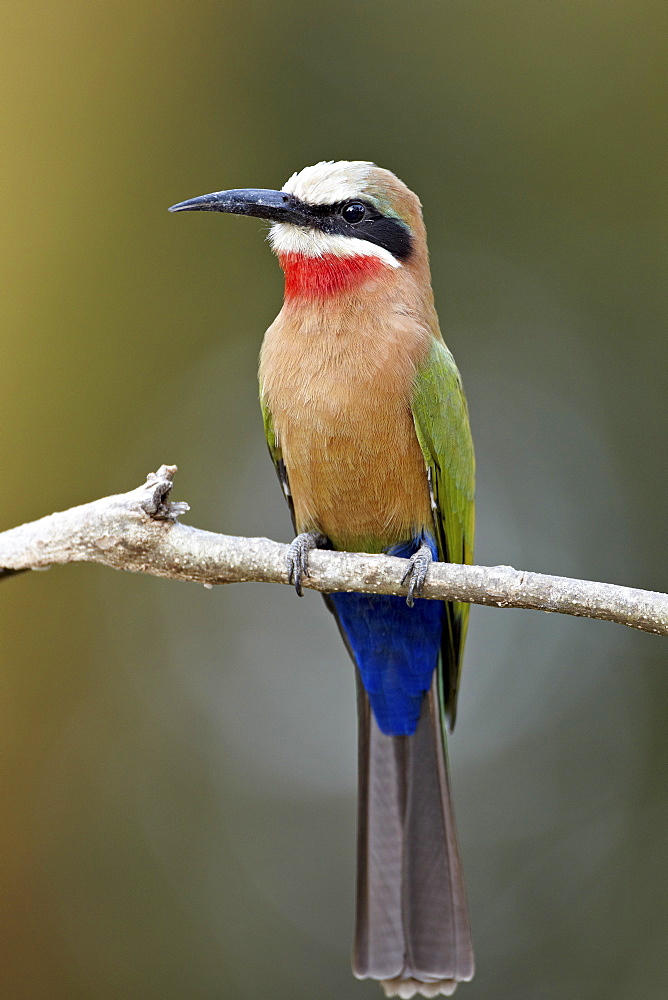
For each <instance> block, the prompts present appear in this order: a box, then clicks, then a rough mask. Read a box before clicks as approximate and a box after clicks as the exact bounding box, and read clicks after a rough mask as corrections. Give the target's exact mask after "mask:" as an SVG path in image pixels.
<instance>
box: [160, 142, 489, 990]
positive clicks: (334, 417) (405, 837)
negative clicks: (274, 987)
mask: <svg viewBox="0 0 668 1000" xmlns="http://www.w3.org/2000/svg"><path fill="white" fill-rule="evenodd" d="M170 211H172V212H184V211H208V212H225V213H231V214H234V215H248V216H253V217H257V218H260V219H263V220H267V221H268V222H269V223H270V229H269V234H268V240H269V243H270V245H271V248H272V250H273V251H274V253H275V254H276V255H277V257H278V260H279V263H280V265H281V268H282V269H283V272H284V276H285V294H284V302H283V306H282V308H281V310H280V312H279V314H278V316H277V317H276V319H275V320H274V322H273V323H272V324H271V326H270V327H269V329H268V330H267V332H266V334H265V337H264V341H263V344H262V348H261V353H260V366H259V382H260V403H261V410H262V415H263V420H264V430H265V434H266V438H267V444H268V446H269V452H270V455H271V458H272V459H273V462H274V465H275V468H276V471H277V473H278V478H279V480H280V484H281V487H282V489H283V493H284V495H285V498H286V500H287V502H288V504H289V507H290V512H291V515H292V520H293V524H294V529H295V532H296V537H295V538H294V540H293V542H292V543H291V545H290V546H289V549H288V557H287V569H288V577H289V580H290V582H291V583H293V584H294V586H295V588H296V590H297V593H299V594H301V590H302V584H303V582H304V580H305V579H306V578H308V574H309V556H310V553H311V552H312V551H313V550H314V549H316V548H329V549H334V550H337V551H351V552H367V553H388V554H390V555H394V556H399V557H401V558H404V559H407V560H408V563H407V570H406V574H405V575H404V577H403V580H402V583H404V584H405V585H406V588H407V593H406V595H405V596H397V595H380V594H362V593H355V592H350V593H348V592H336V593H330V594H328V595H326V597H325V599H326V602H327V605H328V607H329V609H330V610H331V611H332V613H333V615H334V617H335V619H336V621H337V624H338V627H339V630H340V632H341V635H342V637H343V640H344V642H345V645H346V646H347V648H348V651H349V653H350V655H351V657H352V660H353V662H354V664H355V676H356V682H357V703H358V717H359V739H358V775H359V776H358V782H359V793H358V832H357V891H356V916H355V931H354V947H353V972H354V975H355V976H356V977H357V978H358V979H366V978H371V979H376V980H378V981H380V983H381V985H382V987H383V989H384V992H385V995H386V996H388V997H393V996H397V997H401V998H410V997H413V996H415V995H420V996H424V997H435V996H440V995H443V996H449V995H451V994H452V993H453V992H454V990H455V989H456V987H457V984H458V983H460V982H463V981H468V980H470V979H471V978H472V977H473V972H474V956H473V946H472V940H471V930H470V923H469V916H468V904H467V897H466V888H465V884H464V878H463V873H462V865H461V860H460V851H459V846H458V840H457V832H456V828H455V819H454V813H453V807H452V800H451V792H450V779H449V774H448V758H447V747H446V730H447V728H448V727H449V728H452V727H453V726H454V723H455V715H456V704H457V691H458V686H459V680H460V672H461V665H462V655H463V647H464V640H465V636H466V631H467V622H468V611H469V606H468V604H465V603H460V602H457V601H452V602H446V601H438V600H427V599H425V598H423V597H421V596H420V595H421V593H422V588H423V586H424V581H425V579H426V577H427V575H428V573H429V567H430V565H431V563H432V561H434V560H436V561H442V562H457V563H470V562H471V561H472V559H473V532H474V476H475V462H474V452H473V444H472V440H471V432H470V427H469V418H468V410H467V404H466V399H465V396H464V391H463V388H462V382H461V377H460V375H459V372H458V369H457V367H456V364H455V361H454V359H453V356H452V354H451V353H450V351H449V350H448V348H447V347H446V344H445V342H444V340H443V338H442V335H441V332H440V328H439V322H438V317H437V314H436V309H435V305H434V295H433V292H432V285H431V276H430V267H429V255H428V249H427V237H426V230H425V225H424V221H423V215H422V206H421V203H420V201H419V199H418V197H417V195H415V194H414V193H413V192H412V191H411V190H410V189H409V188H408V187H407V186H406V185H405V184H404V183H403V182H402V181H401V180H399V178H398V177H397V176H396V175H395V174H394V173H392V172H391V171H389V170H386V169H383V168H381V167H378V166H376V165H375V164H374V163H371V162H368V161H364V160H340V161H323V162H320V163H316V164H315V165H313V166H309V167H305V168H304V169H302V170H300V171H298V172H296V173H294V174H293V175H292V176H291V177H290V179H289V180H288V181H287V183H286V184H284V185H283V187H282V188H281V189H280V190H274V189H262V188H241V189H233V190H226V191H216V192H213V193H211V194H207V195H202V196H200V197H197V198H191V199H189V200H187V201H183V202H180V203H178V204H176V205H173V206H172V207H171V209H170Z"/></svg>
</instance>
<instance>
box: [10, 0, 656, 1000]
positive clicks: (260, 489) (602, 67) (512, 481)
mask: <svg viewBox="0 0 668 1000" xmlns="http://www.w3.org/2000/svg"><path fill="white" fill-rule="evenodd" d="M0 28H1V32H0V45H1V46H2V55H1V61H2V74H1V78H0V95H1V96H0V107H1V112H2V118H1V121H2V127H1V131H2V145H1V152H0V171H1V172H2V218H1V221H0V228H1V235H0V239H1V240H2V249H3V253H2V278H3V290H2V326H1V331H0V336H1V338H2V354H1V356H2V366H1V373H0V380H1V381H0V442H1V455H2V491H1V494H0V527H2V528H8V527H11V526H13V525H14V524H16V523H19V522H21V521H24V520H29V519H32V518H35V517H39V516H41V515H43V514H46V513H48V512H50V511H52V510H54V509H62V508H64V507H68V506H71V505H73V504H75V503H80V502H84V501H86V500H89V499H93V498H95V497H98V496H103V495H105V494H108V493H112V492H117V491H124V490H126V489H131V488H133V487H134V486H136V485H138V484H139V483H140V482H141V481H142V480H143V478H144V476H145V475H146V473H147V472H148V471H149V470H151V469H155V468H157V466H158V465H159V464H160V463H161V462H176V463H178V465H179V466H180V472H179V475H178V477H177V488H176V490H175V495H176V499H187V500H188V501H189V502H190V503H191V505H192V511H191V514H190V515H189V516H188V518H187V520H189V522H190V523H193V524H196V525H198V526H200V527H206V528H210V529H213V530H223V531H227V532H229V533H234V534H267V535H269V536H272V537H274V538H280V539H283V540H288V538H289V537H290V526H289V519H288V514H287V510H286V509H285V508H284V504H283V502H282V499H281V495H280V491H279V488H278V485H277V483H276V482H275V481H274V473H273V470H272V468H271V463H270V461H269V459H268V457H267V455H266V453H265V446H264V442H263V438H262V429H261V421H260V416H259V411H258V406H257V398H256V397H257V389H256V382H255V369H256V358H257V353H258V349H259V345H260V340H261V336H262V332H263V330H264V329H265V327H266V326H267V325H268V323H269V322H270V321H271V319H272V318H273V316H274V314H275V313H276V311H277V309H278V306H279V303H280V299H281V289H282V282H281V276H280V272H279V270H278V267H277V265H276V262H275V261H274V259H273V258H272V256H271V254H270V252H269V250H268V248H267V246H266V245H265V244H264V243H263V237H264V235H265V231H266V230H265V227H264V226H263V225H262V224H261V223H259V222H257V221H255V220H253V221H249V220H239V219H234V218H230V217H223V216H218V215H213V214H211V215H195V214H193V215H191V216H187V215H186V216H176V217H175V216H170V215H168V214H167V212H166V208H167V206H168V205H170V204H172V203H173V202H176V201H179V200H181V199H184V198H187V197H191V196H193V195H198V194H203V193H205V192H208V191H211V190H216V189H219V188H224V187H242V186H258V187H273V186H276V187H280V185H281V184H282V183H283V182H284V181H285V180H286V178H287V177H288V175H289V174H290V173H292V171H293V170H295V169H298V168H300V167H302V166H305V165H306V164H309V163H313V162H316V161H318V160H321V159H340V158H364V159H367V158H368V159H373V160H375V161H376V162H378V163H379V164H381V165H383V166H387V167H389V168H391V169H393V170H395V171H396V172H397V173H398V174H399V176H401V177H402V178H403V179H404V180H405V181H406V182H407V183H408V184H409V185H410V186H411V187H413V188H414V189H415V190H416V191H418V192H419V194H420V196H421V198H422V200H423V203H424V205H425V213H426V219H427V225H428V228H429V233H430V246H431V253H432V260H433V273H434V284H435V289H436V296H437V300H438V304H439V308H440V313H441V319H442V325H443V328H444V331H445V335H446V339H447V340H448V343H449V345H450V346H451V348H452V349H453V351H454V353H455V355H456V357H457V360H458V362H459V365H460V368H461V370H462V372H463V376H464V381H465V385H466V388H467V393H468V397H469V403H470V408H471V414H472V422H473V430H474V436H475V439H476V443H477V454H478V464H479V492H478V496H479V533H478V545H477V559H478V561H479V562H481V563H487V564H493V563H497V562H504V563H510V564H512V565H515V566H519V567H522V568H526V569H534V570H542V571H547V572H554V573H562V574H568V575H573V576H582V577H587V578H592V579H603V580H610V581H615V582H618V583H624V584H630V585H637V586H643V587H649V588H656V589H661V590H665V589H666V588H667V586H668V583H667V572H666V523H667V522H668V497H667V491H666V475H667V473H668V456H667V449H666V444H665V425H666V393H667V388H668V386H667V380H666V370H667V363H668V348H667V340H666V334H665V326H666V323H665V257H664V252H665V238H666V218H665V208H666V201H665V184H666V162H665V150H666V127H665V123H666V113H665V112H666V93H667V85H668V63H667V62H666V57H665V53H666V29H667V28H668V8H667V7H666V4H665V2H664V0H614V2H613V0H608V2H605V0H598V2H596V0H565V2H564V0H561V2H557V0H555V2H549V0H546V2H538V0H523V2H517V0H515V2H513V0H508V2H504V3H500V2H499V0H494V2H479V0H467V2H463V0H432V2H414V3H401V2H398V0H370V2H349V0H347V2H339V3H336V4H334V3H323V2H320V0H317V2H304V0H302V2H296V0H285V2H283V3H271V2H268V0H264V2H263V0H256V2H249V0H245V2H243V3H241V2H231V0H225V2H211V0H209V2H205V0H201V2H197V3H194V2H191V3H173V2H164V0H140V2H139V3H137V2H136V0H134V2H128V0H112V2H110V3H103V2H99V0H98V2H92V3H91V2H90V0H88V2H83V0H78V2H77V0H69V2H61V3H49V4H46V3H44V2H39V3H38V2H36V0H21V2H17V0H5V3H4V4H3V7H2V12H1V14H0ZM0 597H1V603H0V630H1V631H0V669H1V671H2V678H1V681H0V690H1V694H0V734H1V735H0V740H1V744H2V747H1V762H0V768H1V788H2V802H1V805H0V808H1V816H2V820H1V831H2V832H1V837H2V845H1V847H0V871H1V875H2V882H1V889H0V917H1V924H2V926H1V928H0V996H2V997H3V998H5V997H6V998H8V1000H28V998H30V1000H33V998H35V1000H42V998H44V1000H61V998H62V1000H116V998H141V1000H153V998H155V1000H166V998H177V1000H214V998H228V997H229V998H239V1000H245V998H249V1000H250V998H256V997H259V996H260V997H264V996H267V997H276V998H284V997H285V998H288V997H289V998H290V1000H302V998H303V1000H312V998H314V997H317V998H322V1000H335V998H336V1000H340V998H341V997H346V998H350V1000H354V998H356V997H359V998H363V997H367V998H369V1000H373V998H378V997H379V996H380V992H379V990H378V987H377V986H376V985H375V984H371V983H356V982H355V981H354V980H353V979H352V977H351V973H350V971H349V946H350V938H351V928H352V914H353V862H354V811H355V719H354V699H353V681H352V673H351V665H350V663H349V662H348V660H347V657H346V654H345V652H344V650H343V647H342V645H341V643H340V641H339V639H338V635H337V634H336V630H335V628H334V625H333V622H332V620H331V619H330V617H329V615H328V614H327V613H326V611H325V609H324V607H323V605H322V603H321V601H320V599H319V598H317V597H316V596H315V595H313V594H309V595H307V596H306V598H305V599H304V600H303V601H301V602H300V601H298V600H297V599H296V598H295V597H294V595H293V594H292V593H291V592H290V591H289V590H288V589H287V588H280V587H262V586H259V585H255V586H251V585H246V586H239V587H236V588H226V589H218V590H215V591H213V592H206V591H205V590H204V589H203V588H200V587H195V586H194V585H193V586H190V585H182V584H176V583H169V582H166V581H160V580H156V579H150V578H140V577H135V576H131V575H129V574H128V575H125V574H116V573H113V572H112V571H110V570H105V569H103V568H100V567H93V566H76V567H67V568H60V569H58V568H56V569H53V570H51V571H50V572H48V573H41V574H37V573H35V574H28V575H25V576H23V577H20V578H17V579H15V580H8V581H5V582H4V583H3V584H2V586H1V592H0ZM667 653H668V646H667V645H666V642H665V640H661V639H658V638H655V637H652V636H649V635H643V634H635V633H633V632H631V631H630V630H624V629H622V628H621V627H617V626H613V625H609V624H605V623H599V622H593V621H582V620H575V619H568V618H564V617H560V616H547V615H544V614H539V613H533V612H522V611H504V612H501V611H498V610H493V609H486V608H474V610H473V615H472V628H471V632H470V644H469V648H468V654H467V664H466V671H465V678H464V684H463V691H462V698H461V708H460V715H459V723H458V727H457V733H456V734H455V737H454V739H453V740H452V741H451V759H452V768H453V772H454V781H455V785H456V798H457V805H458V817H459V827H460V834H461V840H462V846H463V854H464V861H465V867H466V871H467V875H468V884H469V888H470V897H471V907H472V920H473V925H474V932H475V938H476V943H477V956H478V968H479V971H478V974H477V977H476V979H475V981H474V982H473V983H472V984H471V985H470V986H463V987H461V989H460V992H461V996H462V1000H465V997H466V998H468V1000H478V998H492V997H493V998H494V1000H533V998H540V1000H552V998H555V1000H556V998H564V997H568V998H580V997H583V998H588V1000H590V998H598V997H600V998H605V1000H619V998H629V997H634V998H635V997H642V998H643V1000H650V998H652V1000H653V998H657V1000H658V998H663V997H665V996H666V994H667V992H668V963H667V956H668V949H666V931H667V930H668V926H667V925H668V921H667V913H668V905H667V901H666V883H667V878H666V875H667V871H666V853H667V852H666V843H665V838H666V831H667V825H668V824H667V823H666V819H667V817H666V802H667V798H666V792H665V785H666V783H665V777H666V756H667V754H666V750H667V747H666V737H665V732H666V720H665V706H666V694H667V690H666V689H667V685H668V670H667V669H666V668H667V662H666V661H667ZM458 995H459V994H458Z"/></svg>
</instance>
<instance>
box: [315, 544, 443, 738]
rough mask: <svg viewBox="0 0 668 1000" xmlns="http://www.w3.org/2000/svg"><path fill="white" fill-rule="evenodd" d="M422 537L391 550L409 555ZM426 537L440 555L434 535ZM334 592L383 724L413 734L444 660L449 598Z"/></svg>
mask: <svg viewBox="0 0 668 1000" xmlns="http://www.w3.org/2000/svg"><path fill="white" fill-rule="evenodd" d="M421 541H422V539H418V540H416V541H415V540H412V541H410V542H404V543H401V544H399V545H395V546H393V547H392V548H391V549H388V550H387V551H388V553H389V554H390V555H393V556H400V557H402V558H408V557H409V556H411V555H412V554H413V552H415V550H416V548H417V547H418V546H419V545H420V543H421ZM425 541H426V542H427V544H428V545H429V547H430V548H431V550H432V555H433V556H434V557H435V558H436V557H437V552H436V545H435V543H434V541H433V539H432V538H431V537H429V538H426V539H425ZM330 598H331V601H332V603H333V605H334V608H335V610H336V614H337V616H338V619H339V621H340V623H341V627H342V629H343V631H344V632H345V634H346V636H347V638H348V642H349V643H350V646H351V649H352V652H353V655H354V657H355V660H356V662H357V666H358V668H359V672H360V675H361V677H362V683H363V684H364V687H365V689H366V691H367V693H368V695H369V701H370V702H371V709H372V711H373V714H374V716H375V718H376V722H377V723H378V725H379V727H380V729H381V730H382V732H384V733H387V734H388V735H391V736H410V735H411V734H412V733H414V732H415V728H416V726H417V723H418V719H419V718H420V708H421V705H422V699H423V696H424V693H425V691H428V690H429V687H430V685H431V679H432V675H433V673H434V669H435V667H436V663H437V662H438V653H439V648H440V645H441V630H442V627H443V615H444V613H445V608H444V605H443V602H442V601H425V600H416V601H415V605H414V607H412V608H409V607H408V605H407V604H406V598H405V597H392V596H389V595H385V594H345V593H338V594H331V595H330Z"/></svg>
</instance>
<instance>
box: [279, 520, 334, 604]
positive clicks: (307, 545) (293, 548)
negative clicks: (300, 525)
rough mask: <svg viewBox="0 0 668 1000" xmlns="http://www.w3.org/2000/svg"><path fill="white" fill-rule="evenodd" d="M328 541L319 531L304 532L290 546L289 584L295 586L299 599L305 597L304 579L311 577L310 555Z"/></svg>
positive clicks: (288, 559) (288, 561)
mask: <svg viewBox="0 0 668 1000" xmlns="http://www.w3.org/2000/svg"><path fill="white" fill-rule="evenodd" d="M326 541H327V539H326V538H325V536H324V535H321V534H320V533H319V532H317V531H304V532H302V534H301V535H297V537H296V538H295V539H294V541H292V542H290V545H289V546H288V557H287V569H288V583H292V584H294V588H295V590H296V591H297V594H298V595H299V597H303V596H304V594H303V592H302V580H303V579H304V577H306V576H310V573H309V568H308V554H309V552H310V551H311V550H312V549H317V548H318V546H319V545H324V544H325V542H326Z"/></svg>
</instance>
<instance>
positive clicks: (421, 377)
mask: <svg viewBox="0 0 668 1000" xmlns="http://www.w3.org/2000/svg"><path fill="white" fill-rule="evenodd" d="M412 411H413V420H414V422H415V430H416V433H417V436H418V440H419V442H420V447H421V448H422V454H423V455H424V460H425V463H426V465H427V472H428V475H429V480H430V487H431V493H432V503H433V508H434V510H433V514H434V528H435V532H436V542H437V545H438V553H439V557H440V559H441V560H443V561H444V562H456V563H470V562H472V560H473V533H474V524H475V507H474V500H473V494H474V480H475V458H474V455H473V442H472V440H471V430H470V427H469V417H468V410H467V407H466V399H465V397H464V390H463V389H462V382H461V378H460V376H459V372H458V371H457V366H456V365H455V361H454V358H453V357H452V355H451V354H450V351H449V350H448V349H447V347H446V346H445V344H444V343H443V341H442V340H441V339H438V340H437V339H434V342H433V345H432V347H431V349H430V352H429V355H428V356H427V358H426V359H425V362H424V363H423V365H422V367H421V368H420V369H419V371H418V373H417V376H416V379H415V385H414V389H413V402H412ZM445 606H446V609H447V613H446V618H445V625H444V629H443V640H442V643H441V656H440V662H439V668H438V669H439V690H440V694H441V713H442V716H443V718H446V717H447V719H448V720H449V723H450V728H451V729H452V728H453V727H454V724H455V716H456V713H457V689H458V687H459V677H460V674H461V668H462V657H463V653H464V640H465V638H466V627H467V624H468V616H469V605H468V604H462V603H460V602H458V601H448V602H446V605H445Z"/></svg>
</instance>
